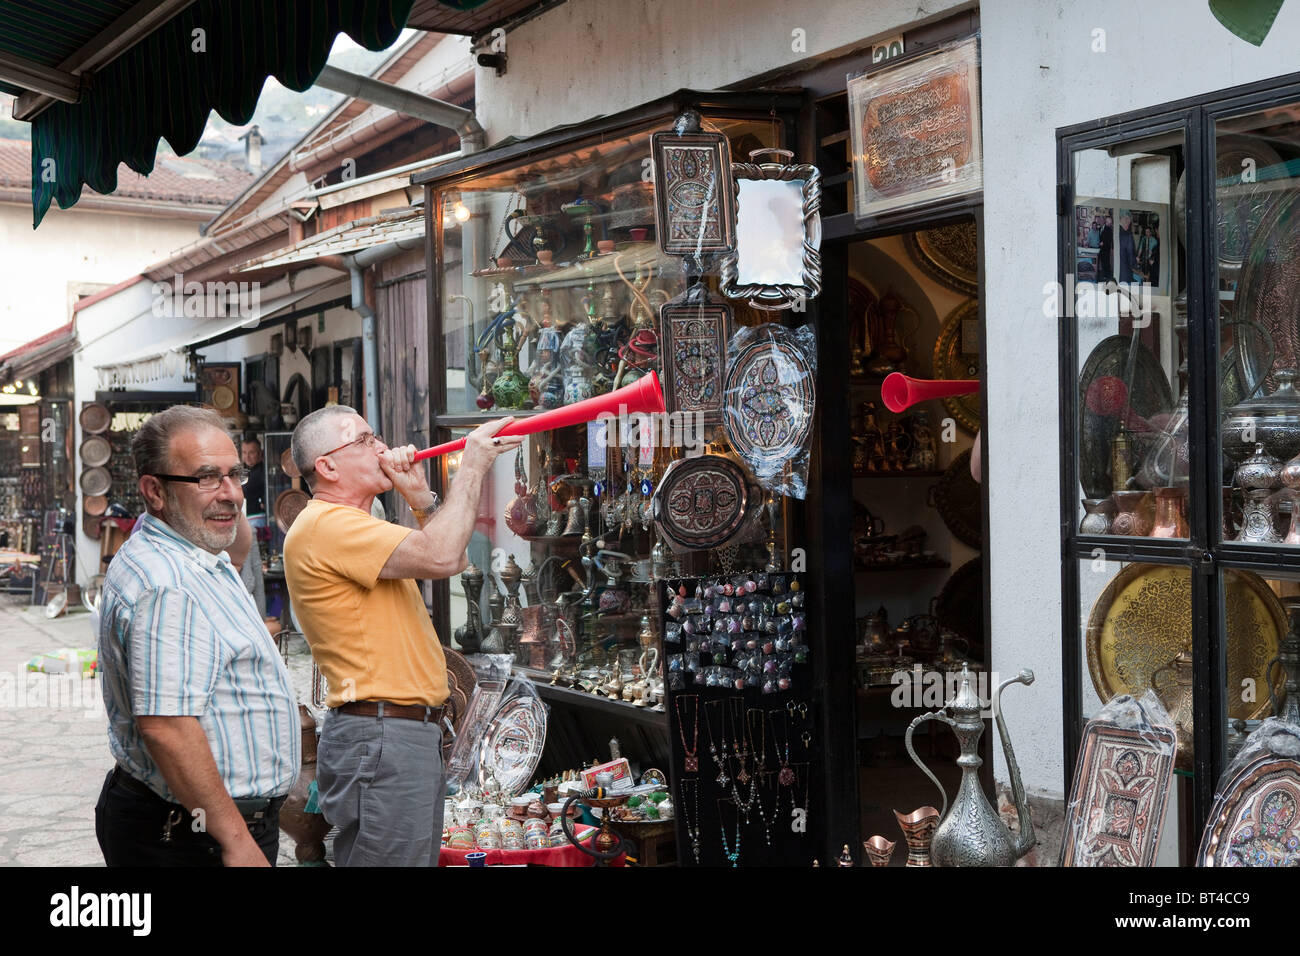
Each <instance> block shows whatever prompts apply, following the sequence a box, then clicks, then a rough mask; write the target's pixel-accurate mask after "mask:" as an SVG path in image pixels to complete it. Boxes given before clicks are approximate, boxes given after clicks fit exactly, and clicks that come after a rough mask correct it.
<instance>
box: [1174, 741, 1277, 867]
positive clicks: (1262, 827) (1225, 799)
mask: <svg viewBox="0 0 1300 956" xmlns="http://www.w3.org/2000/svg"><path fill="white" fill-rule="evenodd" d="M1196 865H1197V866H1300V763H1297V762H1296V761H1295V760H1294V759H1292V758H1289V757H1279V756H1277V755H1276V754H1273V753H1269V752H1268V751H1264V752H1263V753H1261V754H1259V756H1257V757H1256V758H1255V759H1253V760H1251V761H1249V762H1248V763H1247V764H1246V765H1245V766H1244V767H1242V768H1241V770H1239V771H1238V772H1237V773H1236V774H1235V775H1234V776H1233V778H1232V779H1231V780H1230V781H1229V782H1228V784H1227V785H1226V786H1224V787H1223V788H1222V789H1221V790H1220V791H1219V792H1218V793H1217V794H1215V797H1214V806H1213V808H1212V809H1211V810H1210V817H1209V819H1208V821H1207V822H1206V824H1205V832H1204V833H1203V834H1202V835H1201V846H1200V849H1199V850H1198V851H1197V854H1196Z"/></svg>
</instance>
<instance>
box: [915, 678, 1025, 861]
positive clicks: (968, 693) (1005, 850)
mask: <svg viewBox="0 0 1300 956" xmlns="http://www.w3.org/2000/svg"><path fill="white" fill-rule="evenodd" d="M1033 682H1034V672H1033V671H1031V670H1022V671H1021V672H1020V673H1019V674H1018V675H1017V676H1015V677H1013V678H1011V679H1010V680H1007V681H1003V682H1002V683H1001V684H1000V685H999V686H998V688H997V690H995V691H994V692H993V719H994V720H995V721H996V722H997V725H998V735H999V736H1000V737H1001V738H1002V749H1003V750H1004V751H1005V752H1006V760H1007V771H1008V773H1009V774H1010V775H1011V795H1012V798H1013V799H1014V800H1015V804H1016V813H1017V814H1018V815H1019V818H1020V832H1019V834H1017V835H1015V836H1013V835H1012V834H1011V831H1010V830H1009V829H1008V828H1007V825H1006V824H1005V823H1003V822H1002V819H1001V818H1000V817H999V816H998V813H997V811H996V810H995V809H994V808H993V807H992V806H990V805H989V801H988V798H987V797H985V796H984V791H983V790H982V789H981V787H980V781H979V768H980V766H981V765H982V764H983V763H984V761H983V760H982V759H981V758H980V755H979V741H980V737H981V736H982V735H983V733H984V718H983V717H981V716H980V714H981V712H982V711H983V709H984V703H983V701H981V700H980V698H979V695H978V694H976V693H975V691H974V690H972V689H971V683H970V667H969V666H968V665H966V664H963V665H962V669H961V685H960V686H959V687H958V689H957V693H956V694H954V695H953V698H952V700H950V701H948V703H947V704H945V705H944V707H943V709H942V710H936V711H931V712H930V713H928V714H922V715H921V716H920V717H917V718H916V719H915V720H914V721H912V723H911V724H909V725H908V728H907V734H906V736H905V737H904V743H905V744H906V745H907V752H908V754H909V755H910V756H911V758H912V761H913V762H914V763H915V764H916V765H917V766H918V767H920V768H921V770H922V771H924V773H925V775H926V776H927V777H929V778H930V779H931V780H932V781H933V782H934V785H935V786H936V787H938V788H939V793H940V794H942V795H943V807H942V808H941V809H940V810H939V815H940V816H941V817H942V818H943V819H942V822H941V823H940V824H939V829H938V831H937V832H936V833H935V835H934V842H933V843H932V844H931V847H930V857H931V859H932V860H933V861H934V865H935V866H1011V865H1013V864H1014V863H1015V862H1016V860H1018V859H1020V858H1021V857H1022V856H1024V855H1025V854H1026V853H1028V852H1029V851H1030V850H1031V849H1033V846H1034V844H1035V843H1036V842H1037V839H1036V838H1035V836H1034V825H1033V821H1032V820H1030V818H1029V803H1028V801H1027V800H1026V799H1025V788H1024V786H1023V785H1022V784H1021V782H1020V767H1019V766H1017V765H1016V754H1015V751H1014V750H1012V749H1011V737H1010V736H1009V735H1008V734H1007V725H1006V723H1005V721H1003V719H1002V705H1001V697H1002V691H1003V689H1004V688H1006V687H1007V686H1008V685H1009V684H1024V685H1026V686H1028V685H1029V684H1032V683H1033ZM949 712H951V714H952V716H949ZM927 720H941V721H943V722H944V723H945V724H947V725H948V726H949V727H951V728H952V730H953V733H955V734H956V735H957V740H958V741H959V742H960V744H961V756H960V757H958V758H957V765H958V766H959V767H961V785H960V786H959V787H958V788H957V795H956V796H955V797H954V798H953V801H952V806H951V808H949V806H948V794H947V792H946V791H945V790H944V789H943V784H941V783H940V782H939V779H938V778H937V777H936V776H935V775H934V774H933V773H931V772H930V768H929V767H927V766H926V765H925V764H924V763H922V762H921V758H920V757H918V756H917V755H916V751H915V750H914V749H913V748H912V733H913V732H914V731H915V730H916V728H917V727H919V726H920V725H921V724H922V723H923V722H925V721H927ZM945 810H946V811H947V813H946V815H945V813H944V811H945Z"/></svg>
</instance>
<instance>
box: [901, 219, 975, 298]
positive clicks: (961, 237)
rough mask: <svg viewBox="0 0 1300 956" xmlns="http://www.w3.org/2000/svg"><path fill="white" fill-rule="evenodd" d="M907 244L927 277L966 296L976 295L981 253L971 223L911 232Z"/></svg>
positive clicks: (973, 225) (909, 251)
mask: <svg viewBox="0 0 1300 956" xmlns="http://www.w3.org/2000/svg"><path fill="white" fill-rule="evenodd" d="M906 245H907V251H908V253H909V254H911V256H912V258H913V259H914V260H915V261H916V264H917V265H918V266H920V267H921V270H922V271H923V272H925V274H926V275H928V276H930V278H932V279H934V280H936V281H938V282H941V283H943V284H944V285H946V286H948V287H949V288H950V289H956V290H957V291H958V292H964V293H966V294H967V295H978V294H979V290H980V287H979V265H980V251H979V242H978V239H977V234H976V231H975V223H974V222H958V223H954V224H953V225H951V226H940V227H939V228H937V229H920V230H917V231H916V232H910V233H908V234H907V237H906Z"/></svg>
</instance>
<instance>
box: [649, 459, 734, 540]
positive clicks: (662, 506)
mask: <svg viewBox="0 0 1300 956" xmlns="http://www.w3.org/2000/svg"><path fill="white" fill-rule="evenodd" d="M748 506H749V484H748V482H747V480H746V477H745V471H744V469H743V468H741V467H740V466H739V465H738V464H736V463H735V462H734V461H732V460H731V459H729V458H723V457H721V456H719V455H700V456H699V457H698V458H683V459H681V460H680V461H675V462H673V463H672V464H671V465H669V466H668V470H667V471H665V472H664V476H663V478H662V479H660V481H659V487H658V488H657V489H655V494H654V517H655V523H656V525H657V526H658V528H659V532H660V534H662V535H663V536H664V538H665V539H666V540H667V541H668V543H669V544H671V545H672V546H673V547H674V548H676V549H677V550H679V551H680V550H686V551H704V550H707V549H709V548H717V547H721V546H722V545H724V544H726V543H727V542H728V541H730V540H731V539H732V538H733V537H735V535H736V533H737V532H738V531H740V529H741V527H742V526H743V525H744V523H745V517H746V512H747V510H748Z"/></svg>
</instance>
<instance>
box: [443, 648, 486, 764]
mask: <svg viewBox="0 0 1300 956" xmlns="http://www.w3.org/2000/svg"><path fill="white" fill-rule="evenodd" d="M442 654H443V658H444V659H445V660H446V662H447V704H446V706H447V716H448V719H449V720H450V721H451V726H452V729H453V730H454V731H455V732H456V733H457V734H459V733H460V727H461V724H462V723H464V721H465V716H466V714H467V713H468V712H469V699H470V698H471V697H472V696H474V687H475V685H476V684H477V682H478V676H477V675H476V674H475V673H474V668H473V667H471V666H470V664H469V661H467V660H465V655H464V654H462V653H460V651H458V650H455V649H454V648H451V647H444V648H443V649H442ZM455 742H456V738H455V736H454V735H452V734H449V733H446V730H445V728H444V732H443V735H442V756H443V761H444V763H445V762H446V760H447V758H448V757H450V756H451V748H452V746H453V745H454V744H455Z"/></svg>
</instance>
